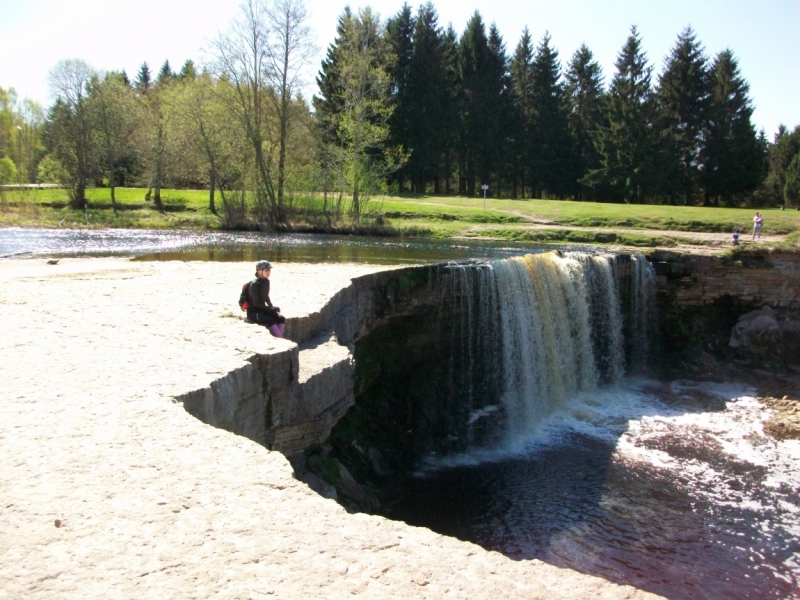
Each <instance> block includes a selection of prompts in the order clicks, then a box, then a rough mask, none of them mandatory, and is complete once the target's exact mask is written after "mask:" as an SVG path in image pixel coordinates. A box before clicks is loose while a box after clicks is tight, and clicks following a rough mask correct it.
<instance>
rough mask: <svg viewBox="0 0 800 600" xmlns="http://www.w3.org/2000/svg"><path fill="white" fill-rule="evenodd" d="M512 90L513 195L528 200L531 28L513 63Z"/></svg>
mask: <svg viewBox="0 0 800 600" xmlns="http://www.w3.org/2000/svg"><path fill="white" fill-rule="evenodd" d="M510 71H511V90H512V99H513V104H514V118H515V121H516V126H515V127H514V130H513V142H512V144H513V153H514V154H513V158H512V161H513V167H512V168H513V178H512V186H513V195H514V197H516V196H517V190H518V189H519V194H520V195H521V196H522V197H523V198H526V197H527V195H526V190H529V189H531V181H530V163H531V150H532V146H533V131H532V128H533V118H534V114H533V41H532V39H531V34H530V32H529V31H528V28H527V27H525V29H524V30H523V31H522V37H521V38H520V40H519V43H518V44H517V48H516V50H514V57H513V58H512V59H511V64H510Z"/></svg>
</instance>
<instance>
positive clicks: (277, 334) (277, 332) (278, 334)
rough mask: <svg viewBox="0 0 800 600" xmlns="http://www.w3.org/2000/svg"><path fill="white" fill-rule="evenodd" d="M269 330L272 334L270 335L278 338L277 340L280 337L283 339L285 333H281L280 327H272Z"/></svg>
mask: <svg viewBox="0 0 800 600" xmlns="http://www.w3.org/2000/svg"><path fill="white" fill-rule="evenodd" d="M268 329H269V332H270V333H271V334H272V335H273V336H275V337H277V338H279V337H283V332H282V331H281V330H280V329H279V328H278V326H277V325H270V326H269V328H268Z"/></svg>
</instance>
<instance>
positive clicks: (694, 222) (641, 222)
mask: <svg viewBox="0 0 800 600" xmlns="http://www.w3.org/2000/svg"><path fill="white" fill-rule="evenodd" d="M145 194H146V190H144V189H139V188H118V190H117V199H118V202H119V206H120V208H121V210H119V211H113V210H111V203H110V197H109V191H108V189H104V188H92V189H90V190H87V195H88V199H89V202H90V206H89V208H88V209H87V210H85V211H82V210H74V209H71V208H68V207H67V203H68V197H67V195H66V190H63V189H42V190H38V189H37V190H11V191H9V190H6V191H5V193H4V197H5V200H3V201H1V202H0V227H2V226H6V227H9V226H18V227H58V228H70V227H74V228H166V229H180V228H184V229H203V230H221V229H224V228H225V223H224V221H223V219H222V218H221V216H220V214H214V213H212V212H211V211H210V210H209V208H208V192H207V191H203V190H164V191H163V197H164V207H165V211H164V212H159V211H157V210H155V209H154V207H153V205H152V202H147V201H145V200H144V197H145ZM316 200H318V199H316ZM316 200H315V199H314V198H312V199H307V201H308V202H311V203H312V204H313V203H314V202H315V201H316ZM302 201H303V199H300V200H298V202H300V204H302ZM310 210H311V209H310ZM755 210H759V211H760V212H761V213H762V214H763V215H764V222H765V226H764V231H763V236H762V238H761V239H760V240H757V241H755V242H754V241H752V240H751V239H750V237H751V236H750V235H749V234H750V233H751V230H752V218H753V213H754V212H755ZM312 213H314V210H311V212H303V211H302V210H301V211H299V212H298V216H297V217H296V218H293V219H290V220H289V221H288V222H287V223H285V224H284V225H283V226H282V227H281V231H282V232H296V233H341V234H351V235H372V236H375V235H382V236H389V237H420V238H435V239H463V238H469V239H475V238H480V239H494V240H508V241H519V242H533V243H552V244H562V245H563V244H587V243H589V244H598V245H603V246H621V247H630V248H640V249H641V248H678V249H687V250H691V251H699V252H703V253H714V252H720V251H722V250H725V249H727V248H730V242H731V232H732V231H733V229H734V227H738V228H739V231H741V232H742V233H743V235H742V237H741V242H742V245H743V246H751V245H752V246H754V247H759V248H761V247H781V248H794V249H797V248H798V244H800V212H798V211H795V210H786V211H781V210H779V209H777V208H759V209H749V208H716V207H696V206H689V207H687V206H662V205H628V204H611V203H598V202H577V201H560V200H511V199H495V198H489V199H487V200H486V202H485V203H484V201H483V199H481V198H466V197H453V196H424V195H422V196H411V195H402V196H377V197H374V198H371V199H370V200H369V201H368V202H367V203H366V204H365V210H364V216H363V219H362V220H361V222H360V223H358V224H353V223H352V222H351V221H350V220H349V219H348V218H342V219H340V220H338V221H336V220H333V221H328V220H326V219H323V218H317V219H314V218H311V217H309V216H308V214H312ZM303 215H306V216H303ZM252 225H253V226H255V224H252Z"/></svg>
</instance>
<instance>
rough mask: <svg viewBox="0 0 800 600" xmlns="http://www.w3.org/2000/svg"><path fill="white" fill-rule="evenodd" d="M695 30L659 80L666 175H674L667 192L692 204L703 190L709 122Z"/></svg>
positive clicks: (676, 49)
mask: <svg viewBox="0 0 800 600" xmlns="http://www.w3.org/2000/svg"><path fill="white" fill-rule="evenodd" d="M706 63H707V60H706V57H705V55H704V53H703V48H702V46H701V45H700V42H698V41H697V36H696V35H695V33H694V31H693V30H692V28H691V27H687V28H686V29H685V30H684V31H683V32H682V33H681V34H680V35H679V36H678V41H677V43H676V44H675V47H674V48H673V49H672V51H671V52H670V55H669V56H668V57H667V60H666V64H665V68H664V72H663V73H661V75H660V76H659V81H658V92H657V100H658V108H659V115H658V116H659V117H660V119H659V123H658V124H659V126H660V128H661V131H662V139H663V142H664V143H663V145H662V149H663V150H664V151H663V152H662V153H661V155H660V158H661V160H662V166H661V169H662V173H663V172H669V173H674V174H675V178H674V179H672V178H671V180H670V181H668V182H666V183H667V184H668V188H667V189H666V190H664V191H665V192H667V193H671V194H674V193H675V192H677V193H678V194H680V195H681V196H682V197H683V203H684V204H687V205H688V204H692V203H693V198H694V196H695V194H696V193H697V191H698V189H699V187H700V183H701V182H700V169H701V164H700V155H701V152H702V149H703V140H704V136H705V129H706V122H707V119H708V102H709V91H708V68H707V64H706Z"/></svg>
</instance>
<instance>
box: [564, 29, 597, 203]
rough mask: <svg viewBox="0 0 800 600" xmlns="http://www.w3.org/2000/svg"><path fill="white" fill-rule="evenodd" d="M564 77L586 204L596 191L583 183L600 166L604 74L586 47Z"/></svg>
mask: <svg viewBox="0 0 800 600" xmlns="http://www.w3.org/2000/svg"><path fill="white" fill-rule="evenodd" d="M564 77H565V79H566V85H565V87H564V96H565V101H566V104H567V111H568V123H569V130H570V135H571V136H572V143H573V153H574V154H573V155H574V161H575V162H574V171H573V178H574V181H575V185H576V189H575V194H576V197H577V198H578V199H581V200H583V199H586V197H587V195H592V194H591V192H592V190H591V188H588V187H586V186H585V185H582V184H580V183H579V181H580V179H581V178H582V177H583V176H584V175H586V174H587V173H589V171H591V170H593V169H597V168H598V167H599V166H600V161H599V157H598V155H597V149H596V148H595V146H594V136H595V132H596V131H597V128H598V127H599V126H600V125H601V123H602V118H603V115H602V108H603V72H602V68H601V67H600V64H599V63H598V62H597V61H595V60H594V55H593V54H592V51H591V50H589V48H588V47H587V46H586V45H585V44H583V45H582V46H581V47H580V48H578V50H576V51H575V54H573V55H572V60H570V63H569V67H568V68H567V71H566V73H565V74H564ZM594 197H596V194H595V195H594Z"/></svg>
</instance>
